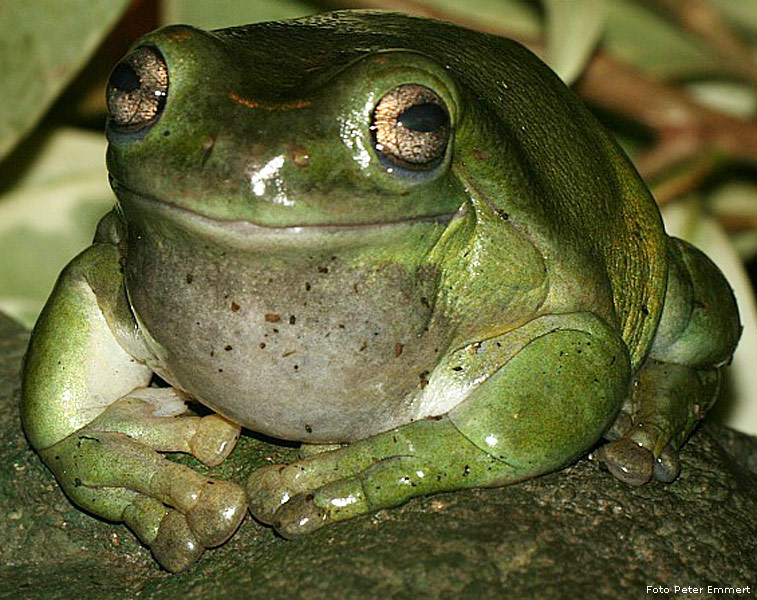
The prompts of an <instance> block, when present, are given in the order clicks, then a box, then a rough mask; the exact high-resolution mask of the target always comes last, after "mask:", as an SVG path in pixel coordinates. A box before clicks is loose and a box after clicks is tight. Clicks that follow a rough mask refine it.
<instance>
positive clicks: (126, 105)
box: [107, 46, 168, 127]
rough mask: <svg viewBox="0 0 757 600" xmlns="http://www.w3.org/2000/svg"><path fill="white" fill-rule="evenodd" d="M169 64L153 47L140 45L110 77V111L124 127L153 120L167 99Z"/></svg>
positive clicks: (116, 122) (142, 124)
mask: <svg viewBox="0 0 757 600" xmlns="http://www.w3.org/2000/svg"><path fill="white" fill-rule="evenodd" d="M167 92H168V67H167V66H166V61H165V60H163V57H162V56H161V55H160V53H158V51H157V50H155V49H153V48H148V47H146V46H143V47H141V48H137V49H136V50H134V52H132V53H131V54H129V55H128V56H127V57H126V58H124V59H123V60H122V61H121V62H120V63H118V65H116V68H115V69H113V72H112V73H111V74H110V79H109V80H108V90H107V101H108V111H109V112H110V118H111V120H112V122H113V123H115V124H116V125H119V126H121V127H143V126H144V125H148V124H149V123H152V122H153V121H154V120H155V119H156V117H157V116H158V115H160V112H161V111H162V110H163V106H164V105H165V102H166V93H167Z"/></svg>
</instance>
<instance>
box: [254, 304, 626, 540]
mask: <svg viewBox="0 0 757 600" xmlns="http://www.w3.org/2000/svg"><path fill="white" fill-rule="evenodd" d="M629 381H630V366H629V356H628V351H627V348H626V347H625V345H624V344H623V342H622V341H621V340H620V338H619V337H618V336H617V334H615V333H614V332H613V331H612V330H611V329H610V328H609V327H607V326H606V325H605V324H604V323H603V322H602V321H601V320H599V319H598V318H596V317H595V316H593V315H591V314H588V313H575V314H568V315H548V316H545V317H541V318H537V319H534V320H533V321H531V322H530V323H528V324H526V325H524V326H522V327H520V328H519V329H517V330H514V331H512V332H510V333H508V334H505V335H503V336H500V337H497V338H492V339H488V340H483V341H480V342H477V343H476V344H471V345H469V346H466V347H464V348H461V349H460V350H459V351H457V352H455V353H452V354H451V355H450V356H448V357H447V359H446V360H445V362H444V363H443V364H442V365H441V366H440V367H438V370H437V371H435V372H434V374H433V375H432V377H431V380H430V382H429V384H428V386H427V389H426V390H424V391H425V392H426V393H428V394H432V395H433V394H443V393H458V394H460V395H461V396H462V397H463V398H464V400H463V401H462V402H461V403H460V404H459V405H458V406H456V407H455V408H454V409H453V410H451V411H450V412H449V413H447V414H446V415H443V416H440V417H434V418H427V419H423V420H419V421H416V422H413V423H410V424H408V425H405V426H403V427H400V428H398V429H395V430H392V431H388V432H386V433H383V434H379V435H377V436H374V437H372V438H368V439H365V440H361V441H358V442H355V443H353V444H350V445H349V446H346V447H344V448H341V449H339V450H335V451H332V452H326V453H323V454H319V455H316V456H312V457H308V458H305V459H302V460H299V461H297V462H295V463H292V464H290V465H271V466H269V467H265V468H263V469H260V470H258V471H256V472H255V473H253V474H252V476H251V478H250V480H249V481H248V484H247V493H248V502H249V504H250V510H251V512H252V513H253V515H255V516H256V517H257V518H258V519H260V520H261V521H263V522H267V523H272V524H274V526H275V527H276V528H277V530H278V531H279V532H280V533H281V534H282V535H285V536H293V535H297V534H301V533H305V532H308V531H311V530H313V529H316V528H318V527H321V526H323V525H325V524H327V523H329V522H333V521H340V520H343V519H347V518H351V517H353V516H356V515H360V514H363V513H366V512H370V511H373V510H376V509H379V508H384V507H388V506H394V505H398V504H401V503H402V502H404V501H406V500H408V499H409V498H412V497H414V496H419V495H424V494H430V493H435V492H441V491H449V490H455V489H460V488H468V487H489V486H500V485H505V484H509V483H513V482H516V481H520V480H523V479H526V478H529V477H533V476H536V475H539V474H542V473H546V472H549V471H552V470H555V469H558V468H560V467H562V466H564V465H566V464H569V463H570V462H571V461H573V460H575V459H576V458H577V457H579V456H580V455H581V454H582V453H584V452H586V451H587V450H588V449H589V448H591V446H592V445H593V444H594V443H595V442H596V441H597V440H598V439H599V437H600V436H601V434H602V432H603V431H604V430H605V429H606V428H607V427H608V426H609V424H610V423H611V422H612V420H613V418H614V417H615V415H616V413H617V410H618V408H619V406H620V404H621V403H622V401H623V398H624V397H625V396H626V394H627V393H628V387H629Z"/></svg>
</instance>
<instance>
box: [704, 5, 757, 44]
mask: <svg viewBox="0 0 757 600" xmlns="http://www.w3.org/2000/svg"><path fill="white" fill-rule="evenodd" d="M708 2H709V3H710V4H712V5H713V6H714V7H715V8H716V9H718V10H720V11H721V12H722V13H723V14H724V15H725V17H726V18H727V19H728V20H730V22H731V24H733V25H734V26H736V27H737V28H738V29H740V30H742V31H744V32H746V33H747V34H748V35H749V37H751V38H753V39H754V38H757V0H708Z"/></svg>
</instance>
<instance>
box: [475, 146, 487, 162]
mask: <svg viewBox="0 0 757 600" xmlns="http://www.w3.org/2000/svg"><path fill="white" fill-rule="evenodd" d="M473 158H475V159H476V160H488V159H489V151H488V150H481V149H479V148H473Z"/></svg>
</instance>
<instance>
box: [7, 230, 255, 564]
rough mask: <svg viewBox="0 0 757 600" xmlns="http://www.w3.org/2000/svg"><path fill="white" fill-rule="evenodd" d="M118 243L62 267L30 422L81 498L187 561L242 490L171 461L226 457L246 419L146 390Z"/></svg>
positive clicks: (30, 395)
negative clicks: (203, 411) (191, 407)
mask: <svg viewBox="0 0 757 600" xmlns="http://www.w3.org/2000/svg"><path fill="white" fill-rule="evenodd" d="M118 261H119V256H118V250H117V248H116V247H115V246H114V245H112V244H103V243H99V244H95V245H93V246H92V247H90V248H89V249H88V250H86V251H85V252H84V253H82V254H81V255H80V256H79V257H77V258H76V259H74V261H72V263H71V264H70V265H69V266H68V267H67V268H66V270H65V271H64V272H63V274H62V275H61V277H60V279H59V281H58V283H57V284H56V287H55V290H54V291H53V294H52V296H51V297H50V300H49V301H48V303H47V305H46V307H45V309H44V311H43V314H42V316H41V317H40V319H39V321H38V323H37V326H36V327H35V330H34V333H33V335H32V341H31V343H30V346H29V350H28V352H27V356H26V360H25V365H24V383H23V399H22V418H23V422H24V429H25V431H26V434H27V436H28V438H29V440H30V442H31V443H32V445H33V446H34V447H35V448H36V449H37V450H38V451H39V454H40V456H41V457H42V459H43V460H44V461H45V463H46V464H47V465H48V466H49V467H50V469H51V470H52V471H53V473H54V474H55V476H56V478H57V479H58V481H59V482H60V484H61V486H62V487H63V489H64V490H65V491H66V494H67V495H68V496H69V497H70V498H71V499H72V500H73V501H74V502H75V503H76V504H78V505H79V506H80V507H82V508H84V509H86V510H88V511H89V512H91V513H94V514H96V515H98V516H100V517H103V518H105V519H108V520H112V521H123V522H125V523H126V524H127V525H128V526H129V527H130V528H131V529H132V531H134V533H135V534H136V535H137V536H138V537H139V538H140V539H141V540H142V541H143V542H144V543H145V544H146V545H148V546H149V547H150V548H151V550H152V552H153V554H154V555H155V557H156V559H157V560H158V562H160V563H161V565H163V566H164V567H165V568H166V569H168V570H170V571H179V570H182V569H184V568H186V567H187V566H189V565H190V564H191V563H192V562H194V561H195V560H196V559H197V558H199V556H200V555H201V554H202V552H203V551H204V548H205V547H210V546H214V545H218V544H220V543H222V542H223V541H225V540H226V539H227V538H228V537H229V536H230V535H231V534H232V533H233V532H234V531H235V529H236V528H237V526H238V525H239V523H240V522H241V520H242V518H243V516H244V514H245V506H246V503H245V499H244V492H243V490H242V489H241V488H240V487H239V486H238V485H236V484H234V483H231V482H224V481H217V480H214V479H212V478H209V477H206V476H203V475H200V474H199V473H197V472H195V471H194V470H193V469H191V468H189V467H186V466H184V465H180V464H177V463H175V462H173V461H170V460H167V459H165V458H164V457H163V456H162V455H160V454H158V451H161V452H162V451H167V452H188V453H191V454H194V455H195V456H196V457H197V458H199V459H200V460H202V461H204V462H206V463H208V464H218V463H219V462H221V461H222V460H223V459H224V458H225V457H226V456H227V455H228V453H229V452H230V451H231V449H232V448H233V446H234V444H235V443H236V439H237V437H238V435H239V427H238V426H235V425H233V424H231V423H229V422H227V421H225V420H224V419H222V418H221V417H218V416H216V415H212V416H209V417H203V418H200V417H191V416H179V415H181V413H183V412H185V410H186V406H185V404H184V402H183V400H182V398H181V397H180V394H177V393H176V392H175V391H174V390H172V389H170V388H169V389H160V390H157V389H151V388H146V387H145V386H147V385H148V384H149V382H150V379H151V377H152V370H151V369H150V368H149V367H148V366H146V365H145V364H144V361H145V360H147V358H148V356H147V352H146V350H145V349H144V346H143V345H141V342H140V338H139V333H138V329H137V327H136V324H135V323H134V321H133V317H131V313H130V311H129V310H128V304H127V303H126V302H125V296H124V292H123V288H122V282H121V275H120V272H119V262H118Z"/></svg>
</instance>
